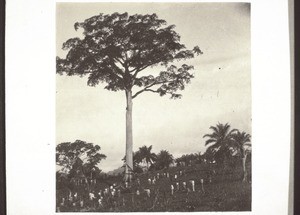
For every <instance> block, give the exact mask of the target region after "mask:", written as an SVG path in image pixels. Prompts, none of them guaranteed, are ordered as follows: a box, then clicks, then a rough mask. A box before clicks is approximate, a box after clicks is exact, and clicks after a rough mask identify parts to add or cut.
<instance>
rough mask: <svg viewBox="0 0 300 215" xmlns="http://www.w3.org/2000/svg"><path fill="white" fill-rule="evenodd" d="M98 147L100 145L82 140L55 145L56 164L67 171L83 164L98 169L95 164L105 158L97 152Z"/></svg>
mask: <svg viewBox="0 0 300 215" xmlns="http://www.w3.org/2000/svg"><path fill="white" fill-rule="evenodd" d="M100 149H101V148H100V146H98V145H94V144H93V143H87V142H85V141H82V140H76V141H75V142H73V143H71V142H64V143H60V144H58V145H57V146H56V164H57V165H58V166H60V167H61V168H62V170H63V171H64V172H67V173H70V171H71V170H72V169H73V170H75V169H77V168H78V167H83V166H86V167H89V169H92V168H94V169H98V168H97V165H98V164H99V163H100V161H101V160H103V159H105V158H106V155H104V154H101V153H99V151H100Z"/></svg>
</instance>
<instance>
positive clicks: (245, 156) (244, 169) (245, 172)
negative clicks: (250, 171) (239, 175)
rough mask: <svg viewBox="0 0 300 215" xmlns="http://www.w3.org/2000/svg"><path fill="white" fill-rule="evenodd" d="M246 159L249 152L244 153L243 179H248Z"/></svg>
mask: <svg viewBox="0 0 300 215" xmlns="http://www.w3.org/2000/svg"><path fill="white" fill-rule="evenodd" d="M246 159H247V153H245V154H244V156H243V158H242V161H243V173H244V174H243V175H244V176H243V181H247V168H246Z"/></svg>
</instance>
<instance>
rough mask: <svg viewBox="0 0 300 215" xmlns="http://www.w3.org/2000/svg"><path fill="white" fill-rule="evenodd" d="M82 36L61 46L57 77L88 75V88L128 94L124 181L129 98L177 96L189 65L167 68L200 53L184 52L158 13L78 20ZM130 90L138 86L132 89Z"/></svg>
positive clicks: (129, 139)
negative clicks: (101, 87) (162, 68)
mask: <svg viewBox="0 0 300 215" xmlns="http://www.w3.org/2000/svg"><path fill="white" fill-rule="evenodd" d="M74 27H75V29H76V30H77V29H78V28H82V29H83V35H84V38H83V39H80V38H71V39H69V40H67V41H66V42H65V43H64V44H63V49H64V50H67V51H68V54H67V56H66V58H65V59H62V58H59V57H57V60H56V62H57V67H56V68H57V73H59V74H64V73H65V74H67V75H70V76H72V75H79V76H83V75H88V85H89V86H96V85H98V84H99V83H106V85H105V87H104V88H105V89H107V90H111V91H119V90H123V91H124V92H125V95H126V177H127V179H128V180H130V179H131V174H130V173H131V171H132V168H133V159H132V146H133V140H132V104H133V102H132V100H133V99H134V98H136V97H137V96H139V95H140V94H141V93H143V92H152V93H157V94H159V95H160V96H164V95H170V96H171V98H174V99H175V98H180V97H181V95H180V94H179V93H178V90H183V89H184V88H185V85H186V84H188V83H189V82H190V80H191V79H192V78H193V77H194V76H193V74H191V73H190V71H191V70H192V69H193V66H190V65H186V64H183V65H182V66H180V67H177V66H175V65H170V64H171V63H172V62H173V61H179V60H185V59H188V58H193V57H194V54H197V55H199V54H202V51H201V50H200V48H199V47H198V46H195V47H194V48H193V49H192V50H188V49H186V47H185V45H184V44H181V43H180V36H179V34H178V33H176V32H175V30H174V28H175V25H169V26H168V25H167V23H166V21H165V20H162V19H159V18H158V17H157V15H156V14H152V15H149V14H147V15H140V14H135V15H131V16H129V15H128V14H127V13H123V14H120V13H113V14H111V15H109V14H107V15H104V14H102V13H101V14H100V15H97V16H93V17H91V18H89V19H86V20H85V21H83V22H77V23H75V25H74ZM157 65H163V66H165V67H166V69H165V71H161V72H159V73H157V72H156V73H152V74H149V73H148V74H146V73H144V74H143V75H142V74H141V72H142V71H145V70H146V69H147V68H150V67H153V66H157ZM134 87H137V88H140V89H138V90H135V92H134V89H133V88H134Z"/></svg>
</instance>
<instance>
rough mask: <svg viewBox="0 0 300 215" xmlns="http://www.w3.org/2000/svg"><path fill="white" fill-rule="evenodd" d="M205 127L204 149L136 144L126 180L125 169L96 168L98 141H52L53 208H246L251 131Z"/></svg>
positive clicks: (115, 209)
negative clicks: (176, 151) (180, 151)
mask: <svg viewBox="0 0 300 215" xmlns="http://www.w3.org/2000/svg"><path fill="white" fill-rule="evenodd" d="M210 129H211V130H212V133H210V134H206V135H204V138H207V137H208V138H209V139H206V142H205V144H206V145H207V146H208V147H207V151H206V152H205V153H204V154H200V153H191V154H184V155H182V156H180V157H178V158H176V159H174V157H173V155H172V154H171V153H170V152H168V151H167V150H161V151H160V152H159V153H158V154H155V153H153V152H152V146H149V147H148V146H142V147H140V148H139V150H138V151H136V152H134V153H133V155H132V157H133V160H134V169H133V171H134V173H135V174H134V177H133V180H132V181H131V182H130V183H128V182H124V176H125V175H126V174H125V173H120V174H118V175H115V176H111V175H107V174H105V173H102V172H101V170H100V169H99V167H98V166H99V165H98V164H99V163H100V161H101V160H102V159H105V158H106V156H105V155H104V154H101V153H100V152H99V151H100V149H101V148H100V146H98V145H94V144H92V143H86V142H85V141H81V140H76V141H75V142H73V143H71V142H65V143H61V144H59V145H57V148H56V163H57V165H58V166H59V171H58V172H57V174H56V177H57V178H56V179H57V180H56V183H57V193H56V194H57V211H90V212H92V211H114V212H125V211H127V212H134V211H245V210H251V147H250V146H251V144H250V142H251V136H250V135H249V134H247V133H246V132H241V131H239V130H238V129H232V130H230V125H229V124H228V123H226V124H221V123H218V124H217V125H216V126H211V127H210ZM125 157H126V156H125ZM125 157H124V158H123V161H125V160H126V158H125ZM247 158H248V159H247ZM174 162H175V163H176V167H175V166H174V165H172V164H174ZM241 164H242V165H241ZM145 167H146V168H145ZM241 179H242V180H241Z"/></svg>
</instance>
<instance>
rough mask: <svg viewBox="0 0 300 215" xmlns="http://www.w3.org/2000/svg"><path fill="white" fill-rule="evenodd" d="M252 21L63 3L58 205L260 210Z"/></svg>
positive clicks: (234, 14) (145, 6) (233, 15)
mask: <svg viewBox="0 0 300 215" xmlns="http://www.w3.org/2000/svg"><path fill="white" fill-rule="evenodd" d="M250 17H251V4H250V3H108V2H107V3H57V4H56V125H55V127H56V146H55V147H56V148H55V152H56V173H55V174H56V176H55V180H56V191H55V195H56V196H55V197H56V212H202V211H203V212H205V211H216V212H222V211H251V210H252V159H251V158H252V138H251V137H252V99H251V28H250V27H251V22H250V21H251V20H250ZM53 175H54V173H53Z"/></svg>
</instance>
